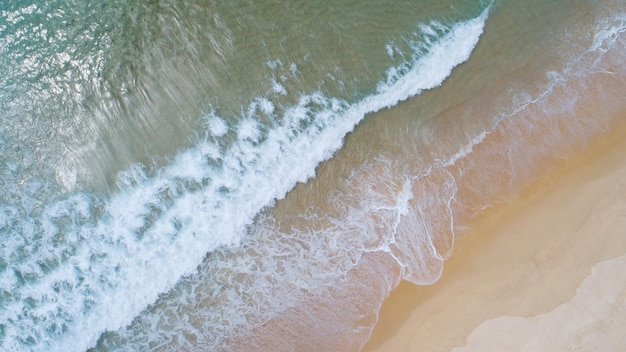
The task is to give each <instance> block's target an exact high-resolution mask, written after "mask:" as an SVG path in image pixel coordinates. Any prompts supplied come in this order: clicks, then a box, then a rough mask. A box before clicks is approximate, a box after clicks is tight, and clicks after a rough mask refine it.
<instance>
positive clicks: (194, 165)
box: [0, 10, 488, 351]
mask: <svg viewBox="0 0 626 352" xmlns="http://www.w3.org/2000/svg"><path fill="white" fill-rule="evenodd" d="M487 12H488V11H487V10H486V11H485V12H484V13H483V14H482V15H481V16H479V17H478V18H475V19H472V20H469V21H467V22H463V23H459V24H456V25H454V26H452V27H450V28H439V27H437V30H438V31H443V32H444V34H443V35H442V36H441V37H440V38H437V39H436V40H435V39H433V42H432V43H431V45H430V46H429V47H427V48H424V47H420V48H416V50H418V49H419V55H418V54H416V55H415V56H414V57H413V59H412V61H410V62H407V63H406V64H405V65H403V66H402V67H400V68H396V69H393V70H390V74H389V75H388V79H387V81H386V82H383V83H381V84H380V85H379V86H378V90H377V93H376V94H374V95H372V96H369V97H366V98H365V99H363V100H362V101H360V102H357V103H354V104H349V103H347V102H346V101H343V100H340V99H334V98H329V97H326V96H325V95H324V94H323V93H321V92H316V93H312V94H308V95H303V96H302V97H301V98H300V99H299V101H298V103H297V104H295V105H294V106H292V107H290V108H287V109H285V112H284V116H282V117H281V118H276V119H275V121H281V122H280V123H277V125H276V126H273V127H272V128H271V129H269V130H264V129H263V128H262V127H261V126H260V125H259V124H258V123H257V122H256V121H255V120H254V119H253V118H251V117H249V118H243V119H241V120H240V123H239V124H238V125H237V126H235V127H233V128H234V129H235V131H236V133H237V137H238V142H235V143H234V144H231V145H230V146H227V147H225V146H223V145H220V143H219V142H216V140H215V138H219V137H223V136H226V135H227V133H228V132H229V130H230V127H229V126H228V125H227V124H226V123H225V122H224V121H225V119H223V118H221V117H218V116H212V117H210V118H208V124H207V130H208V131H207V136H208V137H207V139H205V140H203V141H200V142H198V143H197V144H196V145H195V146H194V147H193V148H190V149H187V150H184V151H182V152H181V153H180V154H179V155H178V156H177V157H176V158H175V160H174V161H173V163H172V164H171V165H170V166H167V167H164V168H162V169H160V170H158V171H157V172H156V173H155V174H154V175H152V176H148V175H147V174H146V170H144V168H143V167H141V166H140V165H137V166H134V167H132V168H131V169H129V170H128V171H127V172H125V173H123V174H120V176H119V177H118V182H117V183H118V185H119V187H120V191H119V192H118V193H117V194H115V195H113V196H112V197H111V198H110V199H108V200H99V199H97V198H94V196H92V195H88V194H75V195H72V196H70V197H68V198H66V199H64V200H62V201H59V202H56V203H54V204H48V205H46V206H44V207H43V210H42V212H41V214H40V215H38V216H33V217H28V216H25V215H24V214H22V213H21V212H20V211H19V210H16V208H12V207H10V206H7V207H5V208H3V210H2V212H0V213H1V214H2V216H1V217H0V223H1V224H3V226H2V229H3V231H8V232H9V236H7V237H8V238H10V239H12V241H14V243H9V244H7V245H5V246H3V247H2V251H3V253H2V255H3V256H2V257H3V258H9V259H11V258H15V261H14V262H12V263H11V264H10V270H3V271H2V277H0V283H2V290H4V291H6V292H10V297H11V298H10V299H8V300H6V301H5V303H4V305H3V309H2V311H1V312H0V322H3V323H2V324H3V326H4V330H3V331H4V338H3V339H2V341H1V347H2V348H4V349H7V350H16V349H17V350H19V349H22V348H24V346H29V348H30V349H32V350H36V351H43V350H46V351H50V350H53V351H54V350H58V351H72V350H76V351H80V350H85V349H87V348H89V347H92V346H94V345H95V343H96V341H97V339H98V337H99V336H100V335H101V334H102V333H103V332H104V331H105V330H109V331H112V330H116V329H120V328H122V327H124V326H126V325H128V324H129V323H130V322H131V321H132V319H133V318H134V317H136V316H137V315H138V314H139V313H140V312H141V311H142V310H143V309H145V308H146V306H147V305H149V304H150V303H152V302H154V301H155V300H156V299H157V297H158V295H160V294H162V293H164V292H167V291H168V290H170V289H171V288H172V287H173V286H174V285H175V284H176V283H177V282H178V281H179V280H180V278H181V277H183V276H185V275H188V274H191V273H193V272H194V271H195V270H196V267H197V266H198V265H199V263H201V262H202V259H203V258H204V256H205V255H206V254H207V253H209V252H211V251H213V250H215V249H216V248H219V247H222V246H234V245H237V244H238V243H239V241H240V240H241V238H242V236H244V235H245V233H246V228H247V226H249V225H250V224H252V222H253V219H254V217H255V216H256V215H257V214H258V213H259V211H260V210H262V209H263V208H264V207H267V206H270V205H271V204H272V203H273V202H274V201H275V200H276V199H280V198H282V197H284V196H285V194H286V193H287V192H288V191H289V190H290V189H291V188H292V187H293V186H294V185H295V184H296V183H298V182H304V181H306V180H307V179H308V178H310V177H313V176H314V172H315V167H316V165H318V164H319V163H320V162H321V161H323V160H326V159H328V158H330V157H331V156H332V155H333V153H334V152H335V151H336V150H337V149H338V148H340V147H341V145H342V141H343V138H344V136H345V135H346V134H347V133H348V132H350V131H351V130H352V129H353V128H354V126H355V125H356V124H357V123H359V121H361V120H362V119H363V118H364V117H365V115H366V114H368V113H371V112H374V111H378V110H380V109H383V108H387V107H391V106H394V105H396V104H397V103H398V102H400V101H402V100H405V99H407V98H409V97H411V96H414V95H416V94H419V93H420V92H422V91H423V90H425V89H432V88H435V87H437V86H439V85H440V84H441V82H442V81H443V80H445V79H446V78H447V77H448V76H449V75H450V73H451V71H452V69H453V68H454V67H455V66H457V65H458V64H460V63H462V62H464V61H465V60H467V59H468V58H469V56H470V54H471V52H472V50H473V48H474V46H475V45H476V43H477V42H478V40H479V37H480V35H481V34H482V31H483V26H484V22H485V20H486V18H487ZM279 65H281V63H280V62H279V61H275V62H271V63H268V66H269V67H270V68H275V67H277V66H279ZM291 69H292V71H295V70H297V68H296V67H294V66H293V65H292V67H291ZM281 87H282V86H281ZM274 92H275V93H277V94H282V90H281V89H276V86H275V87H274ZM254 104H258V105H257V108H256V109H258V111H260V112H262V113H263V114H266V115H272V114H275V113H276V112H275V109H274V105H273V104H272V103H271V101H270V100H268V99H267V98H260V99H259V100H258V102H255V103H254ZM253 110H254V109H253ZM209 136H210V138H209ZM408 200H409V199H408V198H407V199H405V201H404V202H401V203H400V204H397V207H399V209H400V210H402V209H403V207H404V208H406V204H405V203H406V202H408ZM6 224H10V225H9V226H7V225H6ZM18 252H19V253H21V254H20V255H21V257H19V258H16V257H15V256H16V255H17V254H16V253H18ZM7 265H9V264H7ZM15 282H20V284H19V285H14V283H15Z"/></svg>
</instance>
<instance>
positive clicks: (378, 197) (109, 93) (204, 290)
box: [0, 0, 626, 351]
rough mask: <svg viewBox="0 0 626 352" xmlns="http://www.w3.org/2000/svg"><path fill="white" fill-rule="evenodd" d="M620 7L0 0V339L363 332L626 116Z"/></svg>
mask: <svg viewBox="0 0 626 352" xmlns="http://www.w3.org/2000/svg"><path fill="white" fill-rule="evenodd" d="M625 49H626V5H625V4H624V3H623V1H613V0H601V1H582V0H576V1H552V2H549V3H545V2H542V1H535V0H531V1H524V2H514V1H508V0H501V1H497V0H494V1H482V0H475V1H413V2H404V1H366V2H360V3H357V2H353V1H332V2H296V1H287V2H285V1H283V2H273V1H265V2H252V1H229V2H212V1H206V0H192V1H186V2H184V3H183V2H177V1H167V0H163V1H153V2H145V3H144V2H139V1H133V0H116V1H111V2H105V3H98V4H94V3H93V2H90V1H84V0H69V1H41V0H32V1H10V0H8V1H3V2H2V3H1V4H0V173H1V177H0V238H1V239H2V241H0V349H2V350H7V351H86V350H93V351H129V350H130V351H268V350H270V351H294V350H297V351H352V350H359V349H360V348H362V346H363V345H364V344H365V342H366V341H367V339H368V338H369V336H370V333H371V330H372V328H373V326H374V325H375V323H376V320H377V314H378V309H379V308H380V305H381V304H382V301H383V299H384V298H385V297H386V296H387V295H388V294H389V292H390V290H392V289H393V287H395V286H396V285H397V284H398V283H399V282H400V280H408V281H410V282H413V283H415V284H420V285H424V284H431V283H433V282H435V281H436V280H437V279H438V278H439V277H440V276H441V274H442V271H443V268H444V261H445V259H446V258H448V257H449V256H450V255H453V249H454V243H455V241H456V240H458V239H459V238H461V237H463V235H464V229H465V228H466V226H468V225H469V224H470V223H471V221H472V219H474V218H475V217H476V216H477V215H479V214H480V213H481V211H483V210H484V209H487V208H489V207H490V206H493V205H494V204H497V203H500V202H506V201H507V200H510V199H512V198H514V197H515V195H516V194H517V193H518V192H519V191H520V190H522V189H523V187H524V186H526V185H528V184H529V183H530V182H532V181H533V180H535V179H536V178H537V177H539V176H540V175H542V174H543V173H545V172H546V171H547V170H549V169H550V167H551V166H552V165H554V164H555V163H556V162H558V161H559V160H561V159H566V158H569V157H573V156H575V155H576V153H579V152H581V151H583V150H584V149H585V147H586V146H588V145H589V143H591V142H593V141H594V140H597V139H599V138H602V136H603V135H605V134H606V133H608V132H610V131H611V130H612V129H614V128H616V127H617V126H621V125H623V124H624V123H626V114H625V113H624V112H625V111H626V101H625V100H624V94H623V92H625V91H626V64H625V63H626V58H625V57H624V55H625V54H624V53H626V50H625Z"/></svg>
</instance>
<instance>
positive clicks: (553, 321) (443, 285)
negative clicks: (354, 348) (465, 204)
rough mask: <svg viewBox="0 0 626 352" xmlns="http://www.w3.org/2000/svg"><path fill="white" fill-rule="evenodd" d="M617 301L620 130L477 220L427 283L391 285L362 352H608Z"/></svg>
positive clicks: (622, 194)
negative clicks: (441, 270)
mask: <svg viewBox="0 0 626 352" xmlns="http://www.w3.org/2000/svg"><path fill="white" fill-rule="evenodd" d="M625 116H626V115H625ZM625 296H626V128H620V129H619V130H618V131H614V132H613V133H612V134H611V135H610V136H606V137H604V138H602V140H601V141H599V142H597V143H596V144H595V146H594V147H593V148H592V149H591V150H589V151H588V152H586V153H585V154H584V155H581V156H580V157H579V158H577V159H575V160H570V161H568V162H565V163H564V165H562V166H561V167H560V168H559V169H558V170H556V171H554V172H552V173H551V174H550V175H547V176H545V177H543V178H542V179H541V180H540V181H538V182H536V183H535V184H534V186H532V187H531V188H529V189H528V190H526V191H525V192H524V193H523V194H522V196H521V197H520V198H519V199H518V200H516V201H515V202H513V203H511V204H508V205H506V206H500V207H498V208H495V209H491V210H489V211H487V212H486V213H485V214H484V215H483V216H481V217H480V218H479V219H478V220H477V221H476V222H474V223H473V224H472V225H471V226H470V229H469V235H468V236H467V237H466V238H465V239H464V240H463V241H461V242H459V244H458V246H457V248H456V249H455V253H454V254H453V255H452V257H451V258H450V259H449V260H448V261H447V262H446V264H445V268H444V273H443V276H442V278H441V279H440V280H439V281H438V282H437V283H435V284H434V285H432V286H415V285H412V284H409V283H406V282H403V283H401V284H400V286H399V287H398V288H397V289H396V290H394V291H393V292H392V293H391V296H390V297H389V298H388V299H387V300H386V301H385V303H384V304H383V307H382V309H381V312H380V315H379V320H378V323H377V325H376V327H375V329H374V331H373V334H372V337H371V339H370V341H369V342H368V344H367V345H366V346H365V347H364V351H451V350H453V349H454V350H455V351H562V350H584V351H587V350H598V351H600V350H602V351H617V350H621V349H623V348H625V347H626V337H625V335H624V334H623V326H624V325H625V324H626V302H624V299H623V297H625ZM455 348H457V349H455Z"/></svg>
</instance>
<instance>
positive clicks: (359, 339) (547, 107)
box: [98, 18, 626, 351]
mask: <svg viewBox="0 0 626 352" xmlns="http://www.w3.org/2000/svg"><path fill="white" fill-rule="evenodd" d="M613 20H614V21H613V22H612V23H601V24H599V25H598V27H599V28H598V33H597V35H596V39H597V40H596V41H595V42H594V43H593V44H592V45H590V48H589V50H587V51H584V50H583V52H582V53H581V52H576V53H575V55H572V56H570V57H569V61H567V64H565V65H564V66H562V67H561V69H560V70H559V72H553V73H551V74H550V77H551V79H550V80H549V81H548V82H547V83H546V84H545V85H542V86H541V89H540V91H539V92H538V93H536V94H526V93H525V92H516V93H513V94H515V96H516V97H517V99H514V101H515V102H514V103H513V104H511V105H507V106H493V107H492V108H491V109H487V110H486V111H487V112H488V113H487V114H488V117H489V118H488V119H487V120H488V121H489V123H488V125H487V126H486V127H485V126H483V127H485V129H483V132H480V133H477V134H476V135H473V134H468V135H464V137H465V139H462V138H461V139H459V140H458V141H457V140H456V139H455V142H458V143H456V144H454V145H452V146H450V148H448V149H447V150H445V151H444V152H433V151H434V150H437V149H436V148H433V146H435V145H437V146H439V144H441V143H442V142H441V140H439V139H437V138H424V139H423V140H419V141H415V143H416V145H415V146H409V145H407V146H406V149H407V151H406V153H407V155H408V157H406V158H403V157H405V155H403V156H398V155H394V156H397V157H398V160H394V159H393V158H385V155H382V156H381V157H380V158H375V159H373V160H369V161H367V162H365V163H364V164H363V165H361V166H360V167H358V168H356V169H354V170H353V172H351V174H350V176H349V177H348V178H347V179H346V181H345V185H346V187H345V188H342V189H341V190H337V191H335V192H331V196H330V198H329V199H328V203H327V204H325V203H324V204H311V205H310V207H309V208H307V210H306V211H304V212H302V213H299V214H298V215H297V216H296V217H292V216H291V215H287V216H282V217H281V213H280V211H277V212H273V211H272V210H267V211H265V212H263V213H262V214H261V215H260V216H259V217H257V218H256V219H255V221H254V223H253V224H251V225H250V226H249V227H248V228H247V234H246V236H245V237H244V238H242V243H241V245H240V246H238V247H234V248H230V249H226V248H220V249H217V250H215V251H214V252H212V253H211V255H209V256H208V257H207V259H206V260H205V261H204V262H203V263H202V265H201V266H200V270H198V272H197V273H196V274H194V275H191V276H189V277H186V278H183V279H182V280H181V281H180V282H179V283H178V285H176V287H175V288H173V289H172V290H171V291H169V292H168V294H167V295H164V296H162V297H161V298H159V300H158V301H157V302H156V303H155V304H154V305H153V306H152V307H150V308H149V309H148V310H146V311H143V312H142V313H141V314H140V315H139V316H138V317H137V319H136V320H134V321H133V323H132V324H131V325H130V326H129V327H127V328H125V329H120V330H119V331H116V332H111V333H107V334H105V335H104V336H103V338H102V339H101V340H100V341H99V345H98V347H101V348H102V349H107V350H120V351H123V350H126V349H134V350H161V351H169V350H184V351H194V350H219V351H232V350H241V351H268V350H272V351H294V350H299V351H311V350H324V351H326V350H328V351H344V350H354V349H355V348H356V347H358V346H362V345H363V343H364V342H365V341H366V340H367V339H368V337H369V334H370V332H371V329H372V327H373V325H374V324H375V322H376V320H377V314H378V310H379V308H380V305H381V304H382V300H383V299H384V298H385V297H386V296H387V295H388V293H389V291H390V290H391V289H392V288H393V287H395V285H397V283H398V281H399V280H400V279H406V280H409V281H412V282H415V283H418V284H428V283H432V282H434V281H436V280H437V279H438V278H439V276H440V275H441V271H442V268H443V261H444V259H445V258H446V257H448V256H449V255H450V254H451V250H452V247H453V245H454V241H455V238H456V237H457V236H458V235H459V234H462V233H463V230H464V226H466V225H467V224H468V223H469V221H471V220H472V219H473V218H474V217H475V216H476V215H477V214H479V213H480V212H481V211H482V210H483V209H485V208H487V207H489V206H491V205H493V204H494V203H496V202H498V201H500V200H502V198H506V197H507V196H509V195H511V194H512V193H515V192H517V191H519V190H520V189H522V188H523V187H524V186H526V185H528V183H529V182H531V181H532V180H533V177H536V176H537V175H538V174H539V172H538V170H544V171H545V167H546V165H550V164H554V162H555V160H558V159H560V158H566V157H568V156H570V155H574V154H575V153H576V152H577V151H580V150H582V149H584V148H585V147H586V145H587V144H586V142H588V141H590V140H593V139H594V138H596V137H597V136H599V135H600V134H601V133H603V131H606V130H607V129H608V128H610V126H612V125H614V124H615V123H616V122H619V121H617V120H619V119H620V117H619V116H618V115H615V112H616V111H619V109H623V108H624V104H623V103H622V102H621V101H616V102H615V104H614V105H611V104H608V102H611V100H610V98H611V97H613V95H610V94H609V95H606V96H605V95H602V90H603V89H604V88H603V84H609V83H610V84H615V86H614V87H615V88H620V87H626V81H625V78H626V67H624V61H623V56H622V55H621V49H622V48H623V47H624V45H625V44H626V43H624V39H626V38H624V36H623V35H622V34H621V33H622V32H623V31H624V28H626V27H624V22H623V21H622V20H620V18H614V19H613ZM610 33H612V34H610ZM620 40H621V42H620ZM567 54H570V53H567ZM603 79H609V80H610V81H607V82H604V81H603V82H602V84H599V83H598V80H603ZM381 86H383V85H382V84H381ZM581 91H584V92H586V94H588V96H581V95H579V94H580V92H581ZM383 94H384V93H383ZM598 94H600V95H599V96H598ZM489 98H491V96H487V97H481V99H489ZM595 98H602V99H605V100H606V99H609V100H608V101H605V100H601V99H600V100H598V101H602V102H603V104H602V105H603V106H604V110H602V111H597V115H594V118H581V117H580V115H579V112H580V111H584V110H585V109H589V107H590V106H593V104H594V103H596V104H597V103H598V101H594V99H595ZM477 99H478V98H477ZM481 102H485V101H484V100H481V101H479V102H477V103H478V104H480V103H481ZM589 104H591V105H589ZM622 119H623V117H622ZM622 122H623V121H622ZM423 127H424V131H425V132H423V133H425V134H428V133H430V134H432V135H434V136H437V137H439V136H443V135H444V133H450V132H451V130H454V129H455V128H454V127H453V128H451V127H450V125H449V124H446V125H438V121H436V120H433V121H428V122H426V123H424V126H423ZM456 129H457V130H460V131H461V132H464V131H463V130H462V129H461V128H456ZM427 136H430V135H427ZM431 137H432V136H431ZM439 150H440V149H439ZM418 152H419V153H421V154H418ZM429 152H432V155H430V159H429V156H428V155H425V154H428V153H429ZM337 157H338V156H337ZM335 159H336V158H335ZM412 159H415V160H417V161H415V160H412ZM318 178H319V177H318ZM314 181H315V180H313V181H312V182H314ZM281 202H289V197H287V199H286V200H284V201H281ZM279 205H280V204H279ZM522 240H523V239H522Z"/></svg>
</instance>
